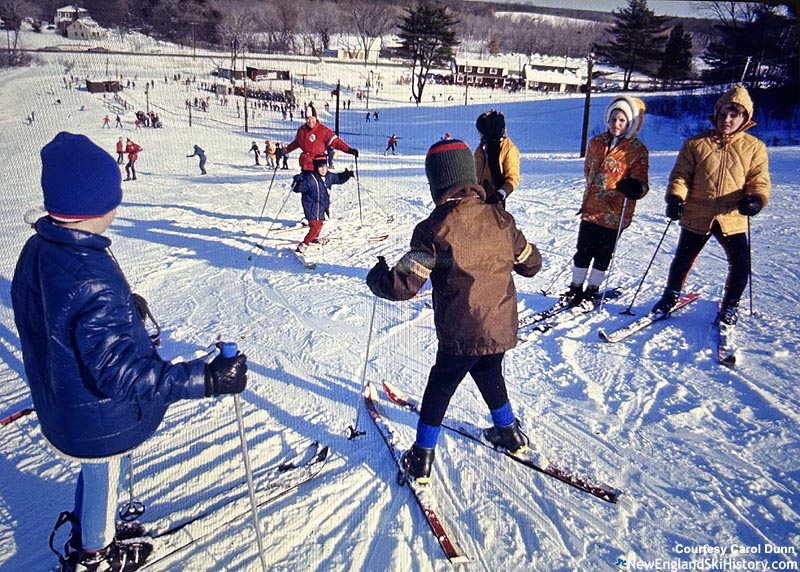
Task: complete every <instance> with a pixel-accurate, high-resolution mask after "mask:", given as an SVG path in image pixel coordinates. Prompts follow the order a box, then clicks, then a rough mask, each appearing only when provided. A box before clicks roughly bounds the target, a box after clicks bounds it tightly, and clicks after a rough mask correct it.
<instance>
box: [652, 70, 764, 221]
mask: <svg viewBox="0 0 800 572" xmlns="http://www.w3.org/2000/svg"><path fill="white" fill-rule="evenodd" d="M728 103H736V104H738V105H741V106H742V107H743V108H744V110H745V113H746V114H747V117H746V118H745V121H744V122H743V123H742V126H741V127H740V128H739V129H738V130H737V131H736V132H735V133H732V134H730V135H723V134H722V133H720V131H719V130H718V129H717V128H716V127H714V129H710V130H708V131H705V132H703V133H701V134H699V135H697V136H695V137H690V138H689V139H687V140H686V141H684V143H683V146H682V147H681V150H680V152H679V153H678V158H677V159H676V160H675V166H674V167H673V169H672V172H671V173H670V175H669V184H668V186H667V198H669V195H677V196H678V197H680V198H681V199H683V200H684V201H685V203H686V205H685V212H684V214H683V216H682V217H681V219H680V225H681V227H682V228H685V229H686V230H690V231H692V232H695V233H698V234H708V233H709V232H711V227H712V225H713V223H714V221H717V222H718V223H719V226H720V228H721V229H722V233H723V234H724V235H725V236H729V235H731V234H738V233H742V232H746V231H747V217H746V216H745V215H742V214H739V211H738V203H739V201H740V200H741V199H742V198H743V197H744V196H745V195H755V196H758V197H759V198H760V199H761V202H762V206H767V202H768V201H769V194H770V185H771V184H770V176H769V161H768V157H767V148H766V145H764V143H763V142H762V141H760V140H759V139H757V138H756V137H753V136H752V135H750V134H749V133H746V132H745V131H746V130H748V129H750V128H751V127H753V126H754V125H755V122H753V120H752V117H753V101H752V100H751V99H750V95H749V94H748V93H747V90H746V89H745V88H744V87H742V86H735V87H733V88H732V89H731V90H729V91H728V92H727V93H725V94H724V95H723V96H722V97H720V99H719V100H718V101H717V103H716V104H715V105H714V114H713V116H712V118H711V119H712V121H713V123H714V125H715V126H716V124H717V115H718V114H719V111H720V110H721V109H722V108H723V107H724V106H725V105H727V104H728Z"/></svg>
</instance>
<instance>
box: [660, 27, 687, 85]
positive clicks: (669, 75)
mask: <svg viewBox="0 0 800 572" xmlns="http://www.w3.org/2000/svg"><path fill="white" fill-rule="evenodd" d="M691 73H692V36H691V35H690V34H688V33H684V31H683V24H681V23H678V24H675V27H674V28H672V30H671V31H670V33H669V39H668V40H667V47H666V48H665V49H664V58H663V59H662V60H661V67H659V68H658V77H659V78H660V79H662V80H664V81H666V82H669V83H670V85H671V84H673V83H674V82H675V81H676V80H682V79H687V78H688V77H689V76H690V75H691Z"/></svg>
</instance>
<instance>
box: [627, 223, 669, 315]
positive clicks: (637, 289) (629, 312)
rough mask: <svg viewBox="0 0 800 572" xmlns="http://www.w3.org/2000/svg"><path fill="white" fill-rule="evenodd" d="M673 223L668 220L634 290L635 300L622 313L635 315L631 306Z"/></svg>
mask: <svg viewBox="0 0 800 572" xmlns="http://www.w3.org/2000/svg"><path fill="white" fill-rule="evenodd" d="M671 224H672V219H669V220H668V221H667V228H665V229H664V232H663V233H661V240H659V241H658V244H657V245H656V251H655V252H654V253H653V256H652V258H650V262H649V263H648V264H647V268H645V269H644V275H643V276H642V279H641V280H639V285H638V286H637V287H636V292H634V294H633V300H631V303H630V304H629V305H628V307H627V308H626V309H624V310H622V312H620V314H627V315H629V316H633V312H632V311H631V308H632V307H633V304H634V302H636V297H637V296H638V295H639V290H641V289H642V284H644V279H645V277H647V273H648V272H650V267H651V266H652V265H653V261H654V260H655V259H656V254H658V251H659V249H660V248H661V243H662V242H664V237H665V236H667V231H668V230H669V227H670V225H671Z"/></svg>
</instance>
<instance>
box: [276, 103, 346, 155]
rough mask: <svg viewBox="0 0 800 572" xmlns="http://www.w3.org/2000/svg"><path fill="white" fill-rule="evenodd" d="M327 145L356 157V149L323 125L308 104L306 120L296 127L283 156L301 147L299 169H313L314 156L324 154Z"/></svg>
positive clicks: (314, 110) (311, 106)
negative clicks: (292, 139)
mask: <svg viewBox="0 0 800 572" xmlns="http://www.w3.org/2000/svg"><path fill="white" fill-rule="evenodd" d="M328 146H331V147H333V148H334V149H338V150H339V151H342V152H344V153H349V154H350V155H352V156H353V157H356V158H358V149H356V148H354V147H350V145H348V144H347V143H345V142H344V141H343V140H342V139H341V138H340V137H339V136H338V135H336V133H334V132H333V131H332V130H331V129H330V128H328V127H326V126H325V125H323V124H322V123H321V122H320V121H319V119H317V110H316V109H315V108H314V107H313V105H309V106H307V107H306V122H305V123H304V124H303V125H301V126H300V127H299V128H298V129H297V134H296V135H295V138H294V141H292V142H291V143H289V144H288V145H287V146H286V147H285V148H284V149H283V156H284V157H286V156H287V155H288V154H289V153H291V152H292V151H294V150H295V149H301V150H302V151H303V152H302V153H301V154H300V169H301V170H302V171H313V170H314V157H316V156H317V155H325V154H326V151H327V148H328Z"/></svg>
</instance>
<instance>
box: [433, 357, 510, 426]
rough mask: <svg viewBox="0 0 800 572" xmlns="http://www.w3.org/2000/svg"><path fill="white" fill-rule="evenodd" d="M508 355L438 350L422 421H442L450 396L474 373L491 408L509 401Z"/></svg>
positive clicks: (484, 398)
mask: <svg viewBox="0 0 800 572" xmlns="http://www.w3.org/2000/svg"><path fill="white" fill-rule="evenodd" d="M504 356H505V354H502V353H501V354H491V355H485V356H455V355H450V354H446V353H444V352H441V351H437V352H436V363H434V364H433V367H432V368H431V372H430V375H429V376H428V385H427V386H425V394H424V395H423V396H422V407H421V408H420V414H419V416H420V420H421V421H422V422H423V423H425V424H427V425H431V426H433V427H438V426H439V425H441V424H442V419H444V414H445V412H446V411H447V407H448V406H449V405H450V399H451V398H452V397H453V394H454V393H455V392H456V389H457V388H458V385H459V384H460V383H461V381H462V380H463V379H464V377H466V375H467V374H470V375H471V376H472V379H474V380H475V383H476V384H477V386H478V390H479V391H480V392H481V395H482V396H483V400H484V401H485V402H486V405H488V406H489V409H499V408H500V407H502V406H503V405H505V404H506V402H507V401H508V393H507V392H506V382H505V380H504V379H503V357H504Z"/></svg>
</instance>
